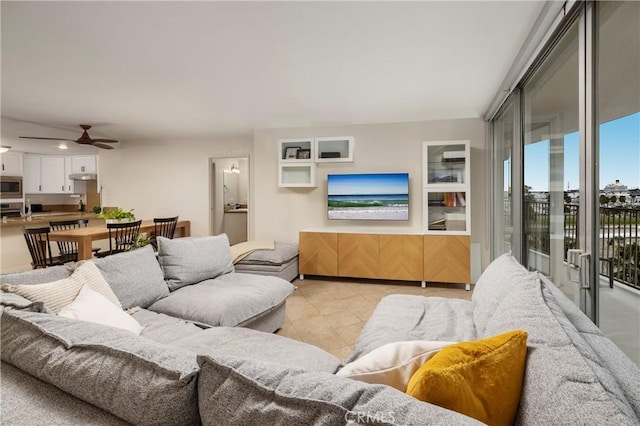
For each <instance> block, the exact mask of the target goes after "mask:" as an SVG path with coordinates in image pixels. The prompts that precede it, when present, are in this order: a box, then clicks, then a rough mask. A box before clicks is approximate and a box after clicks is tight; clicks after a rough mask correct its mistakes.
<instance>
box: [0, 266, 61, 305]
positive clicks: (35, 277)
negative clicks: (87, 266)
mask: <svg viewBox="0 0 640 426" xmlns="http://www.w3.org/2000/svg"><path fill="white" fill-rule="evenodd" d="M72 272H73V267H72V266H71V265H69V264H66V265H61V266H51V267H49V268H40V269H33V270H31V271H26V272H16V273H12V274H2V275H0V285H1V284H12V285H22V284H25V285H29V284H43V283H48V282H52V281H58V280H62V279H65V278H68V277H69V276H70V275H71V273H72ZM35 303H36V304H38V306H37V307H32V310H33V309H35V310H37V311H40V312H52V311H51V310H50V309H49V308H48V307H46V306H45V305H44V303H41V302H35ZM0 304H1V305H2V307H3V309H4V307H6V306H11V307H14V308H26V307H28V306H31V305H34V302H32V301H31V300H29V299H26V298H25V297H23V296H20V295H19V294H15V293H7V292H4V291H0Z"/></svg>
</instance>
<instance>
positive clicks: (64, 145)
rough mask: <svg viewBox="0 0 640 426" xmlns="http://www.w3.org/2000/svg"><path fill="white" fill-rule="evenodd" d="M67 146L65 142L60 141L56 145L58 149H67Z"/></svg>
mask: <svg viewBox="0 0 640 426" xmlns="http://www.w3.org/2000/svg"><path fill="white" fill-rule="evenodd" d="M67 148H68V146H67V144H66V143H61V144H60V145H58V149H67Z"/></svg>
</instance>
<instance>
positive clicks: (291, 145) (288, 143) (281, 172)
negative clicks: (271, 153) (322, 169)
mask: <svg viewBox="0 0 640 426" xmlns="http://www.w3.org/2000/svg"><path fill="white" fill-rule="evenodd" d="M314 156H315V143H314V140H313V138H300V139H280V140H279V141H278V186H279V187H282V188H314V187H315V186H316V164H315V162H314V161H313V159H314Z"/></svg>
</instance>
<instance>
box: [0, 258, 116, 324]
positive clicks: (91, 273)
mask: <svg viewBox="0 0 640 426" xmlns="http://www.w3.org/2000/svg"><path fill="white" fill-rule="evenodd" d="M85 284H86V285H88V286H89V287H91V288H92V289H93V290H95V291H97V292H99V293H100V294H102V295H103V296H104V297H106V298H107V300H109V301H110V302H111V303H113V304H114V305H115V306H117V307H119V308H122V305H121V304H120V301H119V300H118V298H117V297H116V295H115V294H114V293H113V290H111V287H109V283H107V281H105V279H104V277H103V276H102V274H101V273H100V270H99V269H98V267H97V266H96V265H95V263H93V262H92V261H90V260H89V261H86V262H83V263H82V264H80V265H79V266H78V267H77V268H76V270H75V271H73V274H71V276H70V277H69V278H64V279H61V280H58V281H53V282H50V283H44V284H21V285H10V284H3V285H2V287H1V288H2V290H3V291H6V292H10V293H16V294H19V295H20V296H22V297H24V298H26V299H29V300H30V301H32V302H43V303H44V304H45V305H47V307H48V308H49V309H51V310H52V311H53V312H54V313H56V314H57V313H58V312H60V310H62V308H64V307H65V306H67V305H69V304H70V303H71V302H73V300H74V299H75V298H76V297H77V295H78V293H79V292H80V289H81V288H82V286H84V285H85Z"/></svg>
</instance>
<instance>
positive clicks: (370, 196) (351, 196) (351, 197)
mask: <svg viewBox="0 0 640 426" xmlns="http://www.w3.org/2000/svg"><path fill="white" fill-rule="evenodd" d="M327 193H328V201H327V206H328V217H329V219H343V220H409V174H408V173H371V174H345V175H328V176H327Z"/></svg>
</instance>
